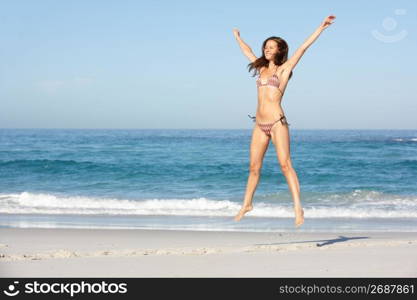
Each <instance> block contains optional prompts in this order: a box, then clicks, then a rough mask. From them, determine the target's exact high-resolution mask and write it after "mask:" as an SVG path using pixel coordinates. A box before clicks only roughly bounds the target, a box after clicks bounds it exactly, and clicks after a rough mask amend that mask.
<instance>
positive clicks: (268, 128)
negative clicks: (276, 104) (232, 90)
mask: <svg viewBox="0 0 417 300" xmlns="http://www.w3.org/2000/svg"><path fill="white" fill-rule="evenodd" d="M248 116H249V118H251V119H252V120H253V121H254V122H256V117H251V116H250V115H248ZM280 116H281V117H280V118H279V119H278V120H276V121H274V122H272V123H259V122H256V124H257V125H258V126H259V128H260V129H261V130H262V131H263V132H264V133H265V134H266V135H267V136H268V137H271V129H272V127H273V126H274V124H275V123H277V122H280V121H281V124H282V125H284V126H285V125H287V126H289V125H290V124H289V123H288V122H287V118H286V117H285V116H284V115H280Z"/></svg>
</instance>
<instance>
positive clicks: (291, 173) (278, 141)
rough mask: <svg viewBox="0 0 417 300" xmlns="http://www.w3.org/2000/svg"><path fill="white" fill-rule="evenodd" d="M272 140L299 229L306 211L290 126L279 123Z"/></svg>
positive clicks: (273, 130)
mask: <svg viewBox="0 0 417 300" xmlns="http://www.w3.org/2000/svg"><path fill="white" fill-rule="evenodd" d="M271 138H272V142H273V144H274V145H275V150H276V152H277V156H278V161H279V164H280V166H281V170H282V173H283V174H284V176H285V178H286V180H287V183H288V187H289V189H290V192H291V195H292V198H293V201H294V212H295V226H296V227H298V226H300V225H301V224H303V223H304V210H303V209H302V207H301V201H300V184H299V182H298V176H297V173H296V172H295V170H294V168H293V167H292V164H291V157H290V135H289V129H288V126H287V125H283V124H282V123H281V122H277V123H276V124H275V125H274V126H273V127H272V129H271Z"/></svg>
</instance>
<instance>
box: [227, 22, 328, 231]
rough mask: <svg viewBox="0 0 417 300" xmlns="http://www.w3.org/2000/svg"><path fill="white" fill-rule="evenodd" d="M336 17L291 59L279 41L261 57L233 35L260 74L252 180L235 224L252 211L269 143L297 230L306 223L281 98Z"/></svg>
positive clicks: (266, 44) (272, 41) (267, 46)
mask: <svg viewBox="0 0 417 300" xmlns="http://www.w3.org/2000/svg"><path fill="white" fill-rule="evenodd" d="M335 18H336V17H335V16H333V15H330V16H328V17H327V18H326V19H325V20H324V21H323V22H322V23H321V24H320V26H319V27H318V28H317V29H316V31H314V33H313V34H312V35H311V36H310V37H309V38H308V39H307V40H306V41H305V42H304V43H303V44H302V45H301V47H300V48H298V49H297V51H295V53H294V55H293V56H292V57H291V58H290V59H287V57H288V45H287V43H286V42H285V40H283V39H282V38H280V37H275V36H272V37H269V38H267V39H266V40H265V41H264V42H263V44H262V56H261V57H260V58H258V57H256V56H255V54H253V52H252V49H251V48H250V47H249V46H248V45H247V44H246V43H245V42H244V41H243V40H242V39H241V37H240V33H239V30H238V29H233V34H234V36H235V38H236V40H237V41H238V43H239V46H240V48H241V50H242V52H243V54H244V55H245V56H246V57H247V58H248V59H249V61H250V64H248V68H249V72H250V71H251V70H254V75H253V76H255V75H256V74H259V76H258V79H257V80H256V85H257V88H258V107H257V111H256V117H250V116H249V117H250V118H252V119H253V121H254V122H256V123H255V125H254V127H253V131H252V141H251V145H250V164H249V177H248V183H247V187H246V193H245V198H244V199H243V205H242V208H241V209H240V211H239V212H238V214H237V215H236V216H235V218H234V220H235V221H240V219H241V218H242V217H243V215H244V214H245V213H247V212H248V211H250V210H252V208H253V207H252V198H253V195H254V193H255V190H256V187H257V185H258V182H259V176H260V173H261V169H262V163H263V159H264V155H265V152H266V150H267V149H268V146H269V141H270V140H271V139H272V143H273V144H274V146H275V151H276V153H277V156H278V161H279V164H280V167H281V170H282V173H283V174H284V176H285V178H286V180H287V184H288V186H289V189H290V191H291V194H292V198H293V201H294V211H295V227H298V226H300V225H301V224H303V223H304V210H303V208H302V207H301V202H300V185H299V182H298V177H297V173H296V172H295V170H294V168H293V167H292V163H291V157H290V137H289V128H288V125H290V124H288V123H287V119H286V117H285V114H284V111H283V109H282V107H281V101H282V97H283V95H284V92H285V89H286V87H287V84H288V80H289V79H290V78H291V76H292V70H293V69H294V68H295V66H296V65H297V63H298V61H299V60H300V59H301V57H302V56H303V54H304V53H305V52H306V50H307V49H308V47H310V45H311V44H312V43H313V42H314V41H315V40H316V39H317V38H318V36H319V35H320V34H321V33H322V31H323V30H324V29H326V28H327V27H329V26H330V24H332V23H333V20H334V19H335Z"/></svg>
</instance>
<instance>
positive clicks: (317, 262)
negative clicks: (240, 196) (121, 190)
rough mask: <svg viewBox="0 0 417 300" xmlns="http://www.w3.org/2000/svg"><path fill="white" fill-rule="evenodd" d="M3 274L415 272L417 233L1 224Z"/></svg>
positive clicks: (365, 274)
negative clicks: (251, 230)
mask: <svg viewBox="0 0 417 300" xmlns="http://www.w3.org/2000/svg"><path fill="white" fill-rule="evenodd" d="M318 245H321V246H318ZM0 277H417V233H412V232H408V233H407V232H379V233H376V232H354V233H344V232H341V233H339V234H337V233H322V232H315V233H313V232H311V233H309V232H295V233H294V232H291V233H252V232H204V231H173V230H110V229H100V230H98V229H20V228H13V229H12V228H0Z"/></svg>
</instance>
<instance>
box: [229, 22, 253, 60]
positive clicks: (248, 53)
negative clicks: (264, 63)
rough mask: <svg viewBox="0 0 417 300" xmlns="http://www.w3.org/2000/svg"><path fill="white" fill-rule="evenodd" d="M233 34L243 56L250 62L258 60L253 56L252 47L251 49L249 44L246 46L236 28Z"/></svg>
mask: <svg viewBox="0 0 417 300" xmlns="http://www.w3.org/2000/svg"><path fill="white" fill-rule="evenodd" d="M233 34H234V36H235V38H236V40H237V42H238V43H239V46H240V49H241V50H242V52H243V54H244V55H245V56H246V57H247V58H248V59H249V60H250V62H254V61H255V60H257V59H258V58H257V57H256V56H255V54H253V52H252V49H251V47H249V45H248V44H246V43H245V42H244V41H243V40H242V39H241V37H240V32H239V29H237V28H234V29H233Z"/></svg>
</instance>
